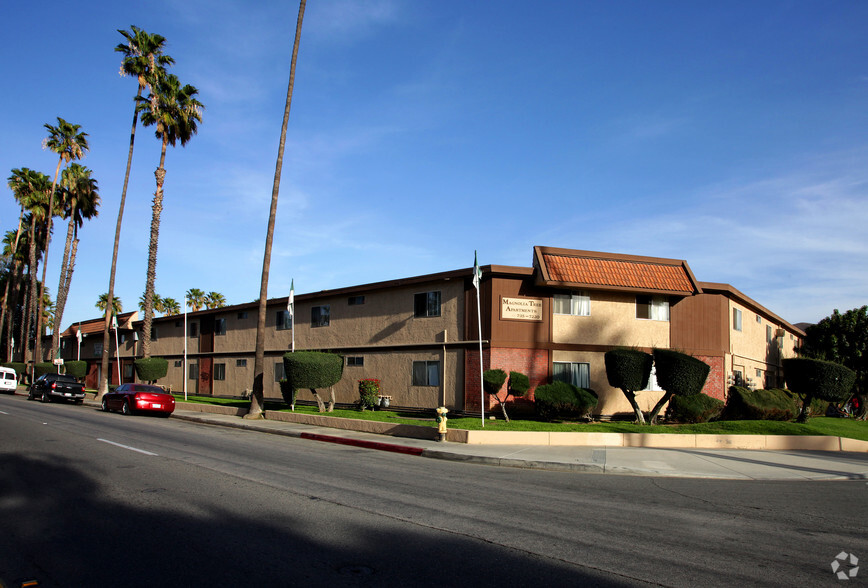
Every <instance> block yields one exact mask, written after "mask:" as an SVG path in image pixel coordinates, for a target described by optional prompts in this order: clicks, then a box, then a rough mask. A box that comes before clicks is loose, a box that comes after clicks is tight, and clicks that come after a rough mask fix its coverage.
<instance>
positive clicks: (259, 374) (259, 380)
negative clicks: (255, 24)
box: [244, 0, 306, 419]
mask: <svg viewBox="0 0 868 588" xmlns="http://www.w3.org/2000/svg"><path fill="white" fill-rule="evenodd" d="M305 3H306V0H301V2H300V3H299V6H298V21H297V22H296V24H295V42H294V43H293V45H292V62H291V63H290V66H289V87H288V88H287V90H286V106H285V107H284V109H283V125H282V126H281V128H280V144H279V145H278V148H277V164H276V165H275V169H274V184H273V185H272V188H271V209H270V211H269V214H268V230H267V231H266V233H265V255H264V256H263V260H262V281H261V282H260V285H259V316H258V318H257V321H256V350H255V352H254V356H253V357H254V359H253V392H252V393H251V395H250V410H249V411H248V412H247V414H246V415H245V416H244V418H249V419H260V418H262V408H263V406H264V403H265V384H264V382H263V373H264V371H265V312H266V304H267V302H268V273H269V270H270V269H271V244H272V241H273V240H274V222H275V219H276V218H277V196H278V194H279V193H280V172H281V169H283V150H284V146H285V145H286V128H287V126H289V110H290V107H291V106H292V90H293V86H294V85H295V62H296V59H297V58H298V44H299V41H300V40H301V23H302V20H304V7H305Z"/></svg>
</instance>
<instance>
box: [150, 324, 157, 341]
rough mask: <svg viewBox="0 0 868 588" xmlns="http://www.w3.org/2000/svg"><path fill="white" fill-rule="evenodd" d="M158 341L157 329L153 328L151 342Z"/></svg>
mask: <svg viewBox="0 0 868 588" xmlns="http://www.w3.org/2000/svg"><path fill="white" fill-rule="evenodd" d="M156 340H157V327H156V326H152V327H151V341H156Z"/></svg>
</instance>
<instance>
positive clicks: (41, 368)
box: [33, 361, 57, 379]
mask: <svg viewBox="0 0 868 588" xmlns="http://www.w3.org/2000/svg"><path fill="white" fill-rule="evenodd" d="M56 373H57V366H56V365H54V364H53V363H51V362H50V361H41V362H39V363H37V364H35V365H34V366H33V378H34V379H36V378H38V377H39V376H41V375H44V374H56Z"/></svg>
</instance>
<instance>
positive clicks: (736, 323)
mask: <svg viewBox="0 0 868 588" xmlns="http://www.w3.org/2000/svg"><path fill="white" fill-rule="evenodd" d="M732 328H733V329H735V330H736V331H741V311H740V310H739V309H737V308H733V309H732Z"/></svg>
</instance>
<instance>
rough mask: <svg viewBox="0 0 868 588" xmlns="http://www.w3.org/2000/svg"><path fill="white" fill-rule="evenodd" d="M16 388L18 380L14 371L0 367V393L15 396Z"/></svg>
mask: <svg viewBox="0 0 868 588" xmlns="http://www.w3.org/2000/svg"><path fill="white" fill-rule="evenodd" d="M16 388H18V378H17V376H16V375H15V370H13V369H12V368H8V367H2V366H0V392H6V393H7V394H15V389H16Z"/></svg>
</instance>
